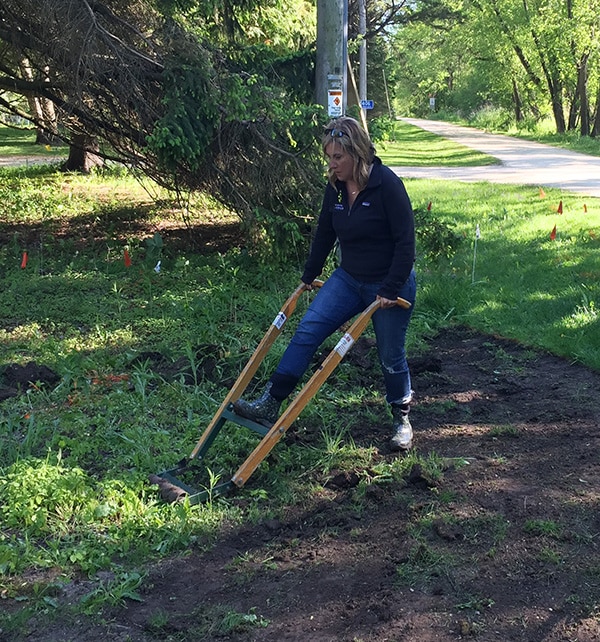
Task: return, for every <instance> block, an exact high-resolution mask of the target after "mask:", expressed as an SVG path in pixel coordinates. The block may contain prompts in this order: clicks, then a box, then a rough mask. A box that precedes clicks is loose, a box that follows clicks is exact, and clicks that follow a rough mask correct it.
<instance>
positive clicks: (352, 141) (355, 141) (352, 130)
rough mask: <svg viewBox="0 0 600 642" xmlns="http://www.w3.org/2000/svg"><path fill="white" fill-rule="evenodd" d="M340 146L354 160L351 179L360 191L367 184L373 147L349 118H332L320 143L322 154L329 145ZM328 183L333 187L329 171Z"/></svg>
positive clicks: (362, 130)
mask: <svg viewBox="0 0 600 642" xmlns="http://www.w3.org/2000/svg"><path fill="white" fill-rule="evenodd" d="M332 142H333V143H336V144H337V145H341V147H343V149H344V151H345V152H347V153H348V154H350V156H352V158H353V159H354V169H353V171H352V178H353V179H354V181H355V182H356V184H357V185H358V187H359V188H360V189H364V188H365V187H366V186H367V183H368V182H369V174H370V172H371V165H372V164H373V159H374V157H375V147H374V146H373V143H372V142H371V139H370V138H369V135H368V134H367V132H365V130H364V129H363V128H362V127H361V125H360V124H359V122H358V121H357V120H355V119H354V118H350V116H340V117H339V118H334V119H333V120H332V121H331V122H330V123H329V124H328V125H327V126H326V127H325V132H324V134H323V139H322V141H321V146H322V148H323V152H325V150H326V148H327V146H328V145H330V144H331V143H332ZM329 182H330V183H331V184H332V185H333V186H334V187H335V174H334V172H333V171H332V170H329Z"/></svg>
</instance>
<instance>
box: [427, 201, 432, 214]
mask: <svg viewBox="0 0 600 642" xmlns="http://www.w3.org/2000/svg"><path fill="white" fill-rule="evenodd" d="M427 211H428V212H430V211H431V201H429V203H428V204H427Z"/></svg>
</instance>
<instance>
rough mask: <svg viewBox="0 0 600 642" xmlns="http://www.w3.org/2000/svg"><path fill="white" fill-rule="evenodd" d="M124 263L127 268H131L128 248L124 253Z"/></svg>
mask: <svg viewBox="0 0 600 642" xmlns="http://www.w3.org/2000/svg"><path fill="white" fill-rule="evenodd" d="M123 261H124V263H125V267H131V257H130V256H129V252H128V251H127V248H125V250H124V251H123Z"/></svg>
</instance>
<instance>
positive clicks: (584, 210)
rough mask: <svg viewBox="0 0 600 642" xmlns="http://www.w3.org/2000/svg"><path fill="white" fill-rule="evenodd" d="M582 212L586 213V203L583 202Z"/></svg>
mask: <svg viewBox="0 0 600 642" xmlns="http://www.w3.org/2000/svg"><path fill="white" fill-rule="evenodd" d="M583 213H584V214H587V205H586V204H585V203H584V204H583Z"/></svg>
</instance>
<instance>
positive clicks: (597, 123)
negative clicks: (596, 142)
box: [590, 88, 600, 138]
mask: <svg viewBox="0 0 600 642" xmlns="http://www.w3.org/2000/svg"><path fill="white" fill-rule="evenodd" d="M590 136H592V137H593V138H596V136H600V88H598V92H597V93H596V110H595V112H594V118H593V124H592V131H591V132H590Z"/></svg>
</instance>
